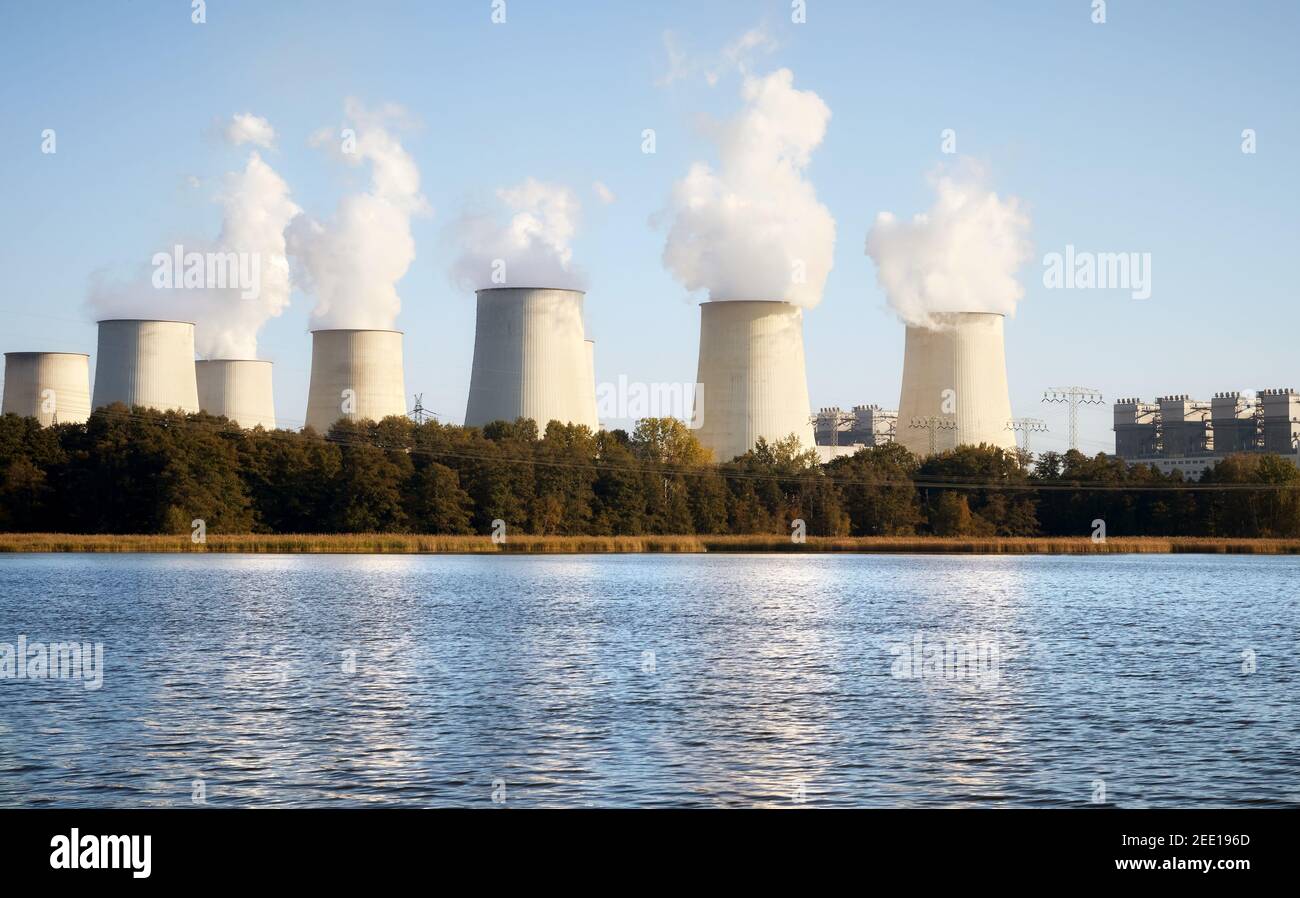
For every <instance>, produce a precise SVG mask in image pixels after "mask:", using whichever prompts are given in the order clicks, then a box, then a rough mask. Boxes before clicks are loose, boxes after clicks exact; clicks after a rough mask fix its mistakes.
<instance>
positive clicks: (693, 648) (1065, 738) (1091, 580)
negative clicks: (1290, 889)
mask: <svg viewBox="0 0 1300 898" xmlns="http://www.w3.org/2000/svg"><path fill="white" fill-rule="evenodd" d="M1298 583H1300V560H1297V559H1292V558H1252V557H1215V556H1116V557H1100V556H1099V557H1084V558H1070V557H1002V558H999V557H988V556H975V557H935V556H922V557H916V556H912V557H904V556H847V555H845V556H807V555H805V556H790V555H780V556H736V555H732V556H717V555H714V556H702V555H690V556H664V555H650V556H645V555H637V556H630V555H629V556H608V555H606V556H549V557H519V556H505V557H475V556H457V557H445V556H444V557H431V556H231V555H203V556H133V555H123V556H104V555H95V556H78V555H28V556H0V643H9V644H11V645H16V644H17V641H18V638H19V637H20V636H26V637H27V639H28V641H29V642H31V643H35V642H44V643H48V642H56V641H65V640H66V641H71V640H78V641H86V642H101V643H103V646H104V679H103V686H102V688H100V689H97V690H87V689H85V688H84V685H83V683H82V682H80V681H76V680H68V679H30V678H28V679H15V678H8V679H3V680H0V805H5V806H14V805H90V806H100V805H113V806H118V805H123V806H155V805H178V806H184V805H189V804H191V801H192V796H193V795H194V793H195V789H196V786H195V783H196V781H201V782H202V793H203V795H204V796H205V797H206V801H207V803H208V804H209V805H212V806H218V805H258V806H270V805H309V806H314V805H333V804H367V803H380V802H382V803H393V804H409V805H420V806H444V805H457V806H459V805H483V806H491V805H492V803H493V796H494V792H495V795H496V798H497V799H499V800H502V801H504V803H505V804H507V805H510V806H587V805H595V806H723V807H736V806H756V805H757V806H782V805H784V806H791V805H795V804H797V803H799V802H800V801H806V802H807V804H809V805H825V806H896V805H904V806H986V805H991V806H1004V805H1015V806H1084V805H1087V804H1089V803H1090V802H1091V801H1093V799H1094V798H1104V800H1105V801H1106V802H1107V803H1111V804H1118V805H1121V806H1126V807H1143V806H1162V805H1175V806H1188V805H1192V806H1201V805H1205V806H1227V805H1238V806H1250V805H1259V806H1263V805H1297V804H1300V710H1298V704H1300V658H1298V653H1300V613H1298V611H1300V609H1298V608H1297V605H1298V602H1297V597H1296V595H1297V584H1298ZM918 640H919V645H920V646H921V652H920V653H919V654H918V659H920V660H919V663H918V664H917V665H915V666H913V665H911V664H910V663H908V659H909V658H910V657H911V654H910V653H911V652H912V651H913V649H914V648H915V647H916V646H917V645H918ZM934 646H937V647H939V649H946V650H947V651H948V652H949V655H948V656H947V657H948V658H949V659H950V660H952V661H953V662H954V663H949V664H946V665H935V664H933V663H931V664H930V665H929V666H927V665H926V664H925V663H924V659H925V658H926V657H927V653H928V652H931V651H933V649H932V648H930V647H934ZM959 651H960V652H963V653H964V654H962V655H960V656H958V655H955V654H953V653H955V652H959ZM353 653H355V654H353ZM929 657H930V658H931V659H933V657H935V656H933V655H930V656H929ZM962 658H965V661H964V662H963V661H962V660H961V659H962ZM351 662H354V664H355V671H354V672H353V671H352V670H351V669H350V668H351V667H352V663H351ZM963 665H964V666H963ZM1252 666H1253V672H1250V670H1251V668H1252ZM903 673H907V674H914V675H911V676H901V675H899V674H903Z"/></svg>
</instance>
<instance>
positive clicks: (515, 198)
mask: <svg viewBox="0 0 1300 898" xmlns="http://www.w3.org/2000/svg"><path fill="white" fill-rule="evenodd" d="M611 196H612V195H611ZM496 199H497V208H495V209H492V210H479V211H475V212H466V213H465V214H464V215H462V216H461V218H460V220H459V221H458V222H457V224H456V226H455V229H454V237H455V239H456V240H457V242H459V244H460V254H459V256H458V257H457V258H456V261H455V263H454V264H453V266H452V271H451V277H452V281H453V282H455V283H456V285H457V286H459V287H461V288H462V289H465V290H478V289H481V288H484V287H557V288H567V289H572V290H581V289H583V288H584V287H585V286H586V278H585V277H584V275H583V273H582V272H581V270H580V269H578V268H577V267H576V266H575V265H574V264H573V249H572V246H571V244H572V242H573V236H574V234H575V233H576V232H577V229H578V220H579V216H580V213H581V204H580V203H579V202H578V198H577V196H576V195H575V194H574V192H573V191H572V190H570V189H569V188H568V187H565V186H563V185H560V184H548V183H546V182H544V181H538V180H536V179H534V178H528V179H527V180H525V181H524V182H523V183H521V184H518V185H516V186H514V187H503V188H501V189H500V190H498V191H497V192H496Z"/></svg>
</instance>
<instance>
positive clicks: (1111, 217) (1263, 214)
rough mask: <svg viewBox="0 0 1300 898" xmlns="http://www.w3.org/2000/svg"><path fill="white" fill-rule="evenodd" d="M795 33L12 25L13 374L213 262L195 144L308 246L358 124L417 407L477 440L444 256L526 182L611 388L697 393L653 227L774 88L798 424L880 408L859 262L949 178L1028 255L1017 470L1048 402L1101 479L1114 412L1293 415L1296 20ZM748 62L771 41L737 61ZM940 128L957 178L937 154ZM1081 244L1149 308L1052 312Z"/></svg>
mask: <svg viewBox="0 0 1300 898" xmlns="http://www.w3.org/2000/svg"><path fill="white" fill-rule="evenodd" d="M790 12H791V4H790V3H789V2H788V0H773V2H747V3H742V2H734V3H725V2H723V3H708V4H703V3H698V2H680V3H674V2H655V3H644V4H634V3H621V2H620V3H606V2H563V0H547V2H543V0H508V2H507V4H506V22H505V23H504V24H493V23H492V21H491V13H492V5H491V3H490V0H472V2H444V3H430V2H411V3H401V2H384V3H355V4H343V3H329V2H315V3H289V2H276V3H267V2H224V0H210V2H209V3H208V4H207V22H206V23H205V24H194V23H192V22H191V12H190V9H189V8H188V4H187V3H182V2H171V3H162V2H156V3H151V2H133V3H88V2H84V3H71V2H70V3H59V4H55V3H28V4H21V5H20V4H14V3H8V4H5V5H4V7H3V9H2V10H0V67H2V74H3V77H0V109H3V115H0V153H3V156H2V158H3V161H4V165H3V168H0V172H2V173H0V195H2V196H3V197H4V205H5V214H4V215H3V218H2V219H0V266H2V268H3V270H4V272H5V273H6V275H7V277H6V282H7V283H6V289H5V290H4V291H3V293H2V294H0V350H3V351H18V350H39V349H53V350H71V351H85V352H93V350H94V346H95V328H94V324H93V314H94V313H93V312H92V311H91V309H90V308H89V307H88V304H87V297H88V294H89V291H90V285H91V283H92V278H94V277H96V276H97V273H98V276H100V277H103V276H106V275H107V276H121V277H125V276H127V275H128V274H129V273H130V272H132V271H134V270H136V269H138V268H139V266H141V265H147V264H148V261H149V259H150V258H151V257H152V255H153V254H154V253H155V252H158V251H160V250H165V249H167V248H169V247H170V246H171V244H172V243H173V242H174V238H176V236H177V235H194V238H195V240H196V241H197V240H200V239H210V238H212V237H214V236H215V235H216V234H217V232H218V231H219V230H220V228H221V220H222V219H221V213H222V210H221V207H220V206H219V205H217V204H215V203H214V202H213V198H214V195H216V193H217V192H218V190H219V189H220V187H221V185H222V178H223V176H224V175H225V174H226V173H227V172H231V171H238V170H242V169H243V167H244V165H245V163H246V161H247V159H248V155H249V150H250V147H249V146H248V145H245V146H242V147H232V146H230V145H228V144H227V143H224V142H223V141H221V140H220V139H219V137H218V136H217V132H218V131H219V130H220V129H221V128H222V127H223V126H224V125H225V124H226V123H228V122H229V120H230V118H231V116H232V115H235V114H237V113H252V114H254V115H257V116H261V117H264V118H265V119H267V120H268V121H269V122H270V124H271V125H272V126H273V127H274V129H275V132H276V140H275V143H274V145H273V147H271V148H270V149H262V148H259V149H258V152H259V153H260V154H261V157H262V158H263V159H264V160H265V162H266V163H267V164H268V165H269V166H270V167H271V168H273V169H274V171H275V172H276V173H278V175H279V177H280V178H282V179H283V180H284V182H285V183H286V184H287V186H288V190H289V193H290V196H291V199H292V202H293V203H295V204H296V205H297V206H298V207H301V209H302V210H304V212H305V213H306V214H307V215H309V216H311V217H312V218H314V219H317V220H321V221H328V220H329V219H330V217H331V216H332V215H333V214H334V213H335V210H336V209H338V208H339V203H340V200H341V199H342V198H343V197H345V196H347V195H353V194H357V193H360V192H364V191H366V190H367V189H368V184H369V177H370V176H369V169H367V168H366V167H364V166H361V167H349V166H347V165H344V164H341V163H340V161H339V160H338V159H337V158H336V157H335V156H333V155H331V154H330V153H328V152H323V151H322V149H321V147H320V146H313V145H312V143H311V138H312V136H313V135H314V134H316V133H317V132H318V131H320V129H322V128H325V127H328V128H331V129H335V130H337V128H338V127H339V125H340V123H341V122H342V121H343V118H344V108H345V103H347V101H348V100H349V99H352V100H353V101H354V102H356V103H359V104H363V105H364V106H366V107H368V108H370V109H379V108H381V107H383V106H384V105H385V104H390V103H391V104H399V105H400V106H401V107H403V108H404V109H405V111H406V118H407V119H408V121H406V122H405V123H404V126H403V127H401V128H400V129H398V131H397V133H398V137H399V139H400V142H401V147H402V148H403V150H404V151H405V153H407V154H409V156H410V159H411V160H413V162H414V164H415V166H416V167H418V174H419V190H420V192H421V193H422V196H423V199H424V200H425V201H426V203H427V209H422V210H417V211H416V213H415V214H413V215H412V216H411V218H410V226H409V227H410V234H411V236H412V238H413V241H414V261H413V262H411V264H410V268H409V270H408V271H407V272H406V274H405V276H404V277H403V278H402V279H401V280H400V282H398V284H397V293H398V294H399V295H400V299H401V309H402V310H401V313H400V315H399V317H398V320H397V326H398V327H399V328H401V329H402V330H404V331H405V332H406V342H405V353H406V382H407V391H408V393H415V392H422V393H423V394H424V402H425V405H426V407H427V408H430V409H432V410H434V411H437V412H440V413H442V414H443V416H444V418H445V419H446V420H451V421H456V422H458V421H460V420H461V418H462V416H463V415H464V412H465V400H466V395H467V391H468V381H469V370H470V359H471V353H472V348H473V327H474V302H473V295H472V293H470V292H468V291H467V290H465V289H464V288H462V287H458V286H456V285H455V284H454V283H453V280H452V277H451V274H450V271H451V269H452V267H453V263H454V260H455V258H456V256H457V252H458V249H457V247H456V245H455V241H454V240H452V239H449V237H450V236H451V232H453V231H454V230H455V228H456V227H457V223H458V222H460V221H462V220H463V215H464V214H465V210H466V209H467V208H474V207H476V206H481V205H483V204H484V203H486V202H489V201H490V200H491V199H492V198H493V197H494V195H495V194H496V191H497V190H499V189H500V188H503V187H510V186H517V185H520V184H522V183H524V182H526V181H527V179H529V178H533V179H537V180H539V181H542V182H546V183H550V184H556V185H564V186H567V187H568V188H569V189H570V190H571V191H572V194H573V196H574V197H576V199H577V200H578V202H579V204H580V207H581V211H580V215H579V217H578V219H577V225H576V230H575V232H574V234H573V236H572V240H571V251H572V260H573V263H574V264H576V265H577V266H578V267H580V268H581V269H582V272H583V274H584V277H585V281H586V283H587V285H588V297H587V319H588V335H589V336H591V337H593V338H594V339H595V340H596V375H597V381H598V382H600V381H615V380H616V379H617V378H618V377H619V375H626V376H627V377H628V378H629V379H631V380H633V381H645V382H682V381H693V380H694V378H695V366H696V347H697V339H698V329H699V312H698V309H697V307H696V304H695V303H696V302H697V301H698V299H699V297H696V298H692V297H689V296H688V295H687V293H686V291H685V289H684V288H683V287H682V286H681V285H680V284H679V283H678V282H677V281H676V280H675V279H674V277H673V276H672V274H671V273H670V272H669V271H668V270H667V269H666V268H665V266H664V263H663V261H662V256H663V251H664V245H665V240H666V237H667V232H668V225H669V224H670V223H671V221H670V220H668V221H665V220H664V212H665V210H667V209H668V208H669V205H670V202H671V198H672V192H673V186H674V184H675V183H676V182H678V181H679V180H680V179H682V178H684V177H685V176H686V174H687V171H688V170H689V169H690V167H691V165H692V164H693V163H695V162H700V161H703V162H708V163H709V164H710V165H715V164H716V163H717V161H718V160H717V155H716V148H715V144H714V141H713V140H712V139H711V138H710V134H709V131H708V126H707V123H708V121H709V120H710V119H714V120H718V119H726V118H728V117H731V116H734V115H735V114H736V113H737V112H738V111H739V109H740V106H741V99H740V94H741V90H742V82H743V75H742V74H741V71H740V68H739V65H738V64H737V63H736V62H735V60H736V59H737V58H740V59H741V60H742V62H743V64H744V65H746V66H747V67H748V71H750V72H751V73H753V74H755V75H758V76H763V75H767V74H769V73H771V72H773V71H774V70H776V69H779V68H789V69H790V70H791V71H792V72H793V86H794V87H795V88H796V89H798V90H810V91H814V92H815V93H816V94H817V95H818V96H819V97H820V99H821V100H822V101H823V102H824V103H825V105H826V106H827V107H829V110H830V118H829V121H828V123H827V125H826V129H825V137H824V139H823V140H822V141H821V142H820V144H819V145H817V146H816V147H815V148H814V149H812V151H811V153H810V158H809V161H808V164H807V166H806V169H805V172H804V173H805V175H806V178H807V180H808V181H810V182H811V184H812V186H813V188H814V189H815V192H816V198H817V200H818V201H819V202H820V203H821V204H824V205H825V206H826V207H827V208H828V209H829V211H830V214H831V215H832V216H833V218H834V222H835V230H836V243H835V248H834V255H833V268H832V269H831V270H830V273H829V275H828V277H827V279H826V285H825V291H824V295H823V297H822V300H821V302H820V304H818V305H816V306H815V307H814V308H811V309H810V310H809V311H808V312H807V317H806V341H807V357H808V380H809V385H810V390H811V399H812V404H813V407H814V408H816V407H819V406H824V405H832V404H834V405H841V406H846V407H847V406H852V405H854V404H857V403H878V404H881V405H884V406H886V407H890V408H894V407H896V406H897V403H898V390H899V378H900V375H901V370H902V348H903V326H902V325H901V324H900V323H899V321H898V319H897V317H896V315H895V314H894V312H893V311H892V310H891V309H890V308H889V306H888V305H887V303H886V300H885V297H884V294H883V293H882V292H881V290H880V289H879V288H878V286H877V282H876V271H875V267H874V264H873V262H872V260H871V259H870V258H868V257H867V256H866V255H865V253H864V243H865V240H866V235H867V232H868V230H869V229H870V228H871V226H872V223H873V222H874V221H875V219H876V216H877V215H878V214H879V213H880V212H882V211H886V210H888V211H891V212H893V213H894V214H895V215H897V216H898V217H899V218H910V217H911V216H912V215H913V214H915V213H919V212H924V211H925V210H927V209H928V208H929V207H930V206H931V205H932V204H933V202H934V188H933V186H932V184H931V183H930V181H929V180H927V176H929V175H932V174H933V173H934V172H935V170H936V167H937V166H940V165H942V164H945V163H948V164H952V163H953V162H954V161H955V160H956V159H958V158H960V159H968V160H972V161H974V162H977V163H978V164H980V165H982V166H983V167H984V168H985V170H986V171H987V173H988V174H987V183H988V184H989V185H990V186H991V187H992V188H993V189H995V190H996V191H997V192H998V194H999V196H1001V197H1004V198H1005V197H1015V198H1017V199H1018V200H1019V202H1020V203H1021V204H1022V209H1023V211H1024V213H1025V214H1026V215H1027V217H1028V220H1029V222H1030V225H1029V232H1028V237H1029V240H1030V241H1031V242H1032V246H1033V253H1032V255H1031V257H1030V261H1029V262H1028V263H1026V264H1025V266H1024V268H1023V269H1022V270H1021V271H1020V273H1019V281H1020V283H1021V285H1022V286H1023V288H1024V293H1025V295H1024V298H1023V299H1022V300H1021V301H1020V303H1019V306H1018V309H1017V311H1016V314H1015V317H1014V318H1013V319H1009V320H1008V323H1007V329H1006V334H1007V358H1008V368H1009V376H1010V382H1011V390H1012V407H1013V409H1014V411H1015V414H1017V415H1018V416H1035V417H1041V418H1044V419H1046V420H1047V421H1048V423H1049V426H1051V428H1052V432H1051V433H1048V434H1036V435H1035V440H1034V448H1036V449H1045V448H1061V447H1062V446H1063V445H1064V441H1065V425H1064V421H1065V417H1064V411H1063V410H1062V409H1060V408H1059V407H1056V406H1045V405H1043V404H1041V403H1040V401H1039V399H1040V397H1041V394H1042V391H1043V390H1044V389H1046V388H1048V387H1057V386H1068V385H1071V384H1081V385H1085V386H1089V387H1095V388H1097V389H1100V390H1102V391H1103V392H1104V393H1105V395H1106V398H1107V400H1108V404H1107V405H1105V406H1101V407H1096V408H1093V409H1090V410H1087V411H1085V412H1084V413H1083V416H1082V423H1083V437H1084V441H1083V447H1082V448H1084V449H1085V450H1086V451H1089V452H1095V451H1099V450H1107V451H1110V450H1111V449H1113V446H1114V440H1113V434H1112V433H1111V431H1110V408H1109V400H1111V399H1113V398H1115V397H1116V396H1142V397H1145V398H1148V399H1149V398H1152V397H1154V396H1155V395H1158V394H1163V393H1173V392H1179V393H1184V392H1185V393H1191V394H1193V395H1195V396H1199V397H1204V398H1208V397H1209V396H1210V394H1211V393H1212V392H1214V391H1217V390H1226V389H1255V388H1259V387H1274V386H1298V387H1300V359H1297V357H1296V351H1295V335H1296V334H1297V333H1298V332H1300V308H1297V302H1296V300H1297V289H1296V284H1295V281H1294V279H1293V271H1294V269H1295V265H1296V263H1295V258H1296V246H1297V242H1298V238H1300V227H1297V224H1296V219H1295V210H1296V205H1297V199H1300V190H1298V187H1300V181H1298V178H1297V173H1296V172H1297V169H1296V165H1295V158H1296V157H1295V149H1296V147H1297V146H1300V127H1298V126H1297V109H1300V62H1297V60H1298V59H1300V54H1298V53H1297V52H1296V38H1297V25H1300V5H1297V4H1296V3H1293V2H1289V0H1288V2H1281V0H1279V2H1241V3H1220V2H1186V0H1185V2H1155V0H1143V2H1136V0H1113V2H1110V3H1109V4H1108V5H1107V10H1106V18H1107V21H1106V23H1105V24H1094V23H1093V22H1092V21H1091V17H1092V10H1091V3H1090V2H1089V0H1043V2H1038V0H1035V2H1030V0H1025V2H1005V3H970V2H950V3H938V2H936V3H927V2H921V0H918V2H908V3H864V2H848V0H845V2H831V0H808V2H807V21H806V23H803V24H795V23H792V22H791V15H790ZM755 29H759V30H758V31H755ZM747 33H750V34H757V35H760V36H762V39H761V40H758V41H751V43H752V44H753V46H751V47H750V49H749V50H748V51H746V52H745V53H743V54H740V55H739V57H737V54H728V53H727V52H726V48H728V47H734V46H736V42H737V41H738V40H739V39H740V38H741V37H742V36H743V35H745V34H747ZM666 35H667V37H666ZM647 128H650V129H654V131H655V137H656V140H655V143H656V147H655V149H656V152H654V153H653V154H649V153H645V152H643V151H642V148H643V137H642V134H643V131H644V130H645V129H647ZM1247 128H1249V129H1254V131H1255V132H1256V135H1257V138H1256V139H1257V152H1255V153H1253V154H1248V153H1243V152H1242V131H1243V130H1244V129H1247ZM45 129H53V130H54V131H55V133H56V135H57V152H56V153H54V154H44V153H42V152H41V143H42V132H43V131H44V130H45ZM945 129H952V130H953V131H954V132H955V136H956V149H957V156H953V155H946V154H944V153H943V152H942V145H941V139H942V138H941V135H942V132H944V130H945ZM596 182H599V184H600V185H601V186H600V187H597V186H596ZM412 208H413V209H414V208H415V204H414V203H413V204H412ZM657 214H658V215H659V219H658V221H657V222H656V221H655V219H656V215H657ZM1067 244H1072V245H1073V246H1075V247H1076V248H1077V249H1078V250H1080V251H1091V252H1137V253H1150V254H1151V275H1152V284H1151V296H1150V297H1149V298H1147V299H1134V298H1132V297H1131V295H1130V291H1128V290H1069V291H1066V290H1051V289H1047V288H1046V287H1044V284H1043V257H1044V255H1045V254H1047V253H1051V252H1063V251H1064V249H1065V247H1066V245H1067ZM312 306H313V299H312V297H309V296H304V295H303V294H302V293H301V292H297V291H295V293H294V294H293V296H292V301H291V305H290V306H289V309H288V310H287V311H286V312H285V313H284V314H283V315H282V316H281V317H279V318H273V319H271V320H270V321H269V323H268V324H267V325H266V327H265V329H264V330H263V332H262V334H261V339H260V341H259V347H258V352H259V354H260V355H261V356H262V357H263V358H268V359H271V360H272V361H274V362H275V363H276V367H275V378H276V403H277V411H278V414H279V417H280V420H281V423H282V426H285V425H287V426H296V425H298V424H299V423H300V422H301V420H302V418H303V417H304V411H305V406H306V393H307V378H308V365H309V358H310V342H309V338H308V337H307V334H306V331H307V329H308V327H309V317H310V314H311V310H312Z"/></svg>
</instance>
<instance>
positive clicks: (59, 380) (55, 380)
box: [0, 352, 90, 427]
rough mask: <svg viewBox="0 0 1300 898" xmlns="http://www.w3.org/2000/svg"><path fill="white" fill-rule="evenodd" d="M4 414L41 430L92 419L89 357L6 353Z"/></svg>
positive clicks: (76, 353) (56, 353) (83, 354)
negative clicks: (34, 422) (33, 422)
mask: <svg viewBox="0 0 1300 898" xmlns="http://www.w3.org/2000/svg"><path fill="white" fill-rule="evenodd" d="M0 412H3V414H6V415H9V414H13V415H21V416H23V417H30V418H36V419H37V420H38V421H40V423H41V426H42V427H49V426H50V425H51V424H80V423H81V422H83V421H85V420H86V419H87V418H88V417H90V356H88V355H86V354H85V353H84V352H6V353H5V389H4V402H3V408H2V409H0Z"/></svg>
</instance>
